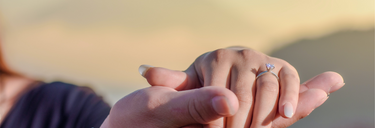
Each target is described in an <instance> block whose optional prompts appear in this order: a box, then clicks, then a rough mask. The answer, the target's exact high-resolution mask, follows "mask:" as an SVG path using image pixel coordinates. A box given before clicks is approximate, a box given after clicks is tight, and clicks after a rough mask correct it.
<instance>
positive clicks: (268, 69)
mask: <svg viewBox="0 0 375 128" xmlns="http://www.w3.org/2000/svg"><path fill="white" fill-rule="evenodd" d="M266 68H267V71H263V72H261V73H259V74H258V75H257V79H258V78H259V77H260V76H262V75H264V74H266V73H267V72H269V73H271V74H272V75H274V76H275V77H276V78H277V80H279V76H277V74H276V73H274V72H272V71H271V70H272V69H274V68H275V66H274V65H273V64H270V63H267V64H266Z"/></svg>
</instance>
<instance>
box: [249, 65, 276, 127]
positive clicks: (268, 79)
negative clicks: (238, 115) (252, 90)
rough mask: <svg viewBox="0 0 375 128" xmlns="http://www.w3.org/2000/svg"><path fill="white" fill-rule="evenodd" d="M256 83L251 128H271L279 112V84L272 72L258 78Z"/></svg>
mask: <svg viewBox="0 0 375 128" xmlns="http://www.w3.org/2000/svg"><path fill="white" fill-rule="evenodd" d="M263 71H264V70H263ZM256 82H257V86H256V87H257V88H256V96H255V105H254V114H253V120H252V122H251V128H269V127H271V125H272V120H273V119H274V117H275V114H276V110H277V102H278V99H279V98H278V96H279V82H278V80H277V78H275V76H274V75H272V74H271V73H270V72H267V73H266V74H264V75H262V76H260V77H258V79H257V80H256Z"/></svg>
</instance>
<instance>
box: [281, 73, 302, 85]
mask: <svg viewBox="0 0 375 128" xmlns="http://www.w3.org/2000/svg"><path fill="white" fill-rule="evenodd" d="M283 79H286V80H292V81H297V82H298V83H299V81H300V80H299V77H298V76H297V75H295V74H290V73H286V74H283Z"/></svg>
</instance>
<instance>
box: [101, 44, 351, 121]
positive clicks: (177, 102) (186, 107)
mask: <svg viewBox="0 0 375 128" xmlns="http://www.w3.org/2000/svg"><path fill="white" fill-rule="evenodd" d="M266 63H270V64H274V65H275V69H273V70H272V71H273V72H274V73H275V74H276V75H278V77H279V79H277V78H276V77H275V76H274V75H273V74H272V73H265V74H264V75H262V76H260V77H258V78H257V75H259V73H261V72H263V71H267V68H266V65H265V64H266ZM140 69H141V74H142V75H143V76H144V77H145V78H146V79H147V81H148V82H149V84H150V85H152V87H149V88H145V89H141V90H138V91H136V92H133V93H132V94H129V95H128V96H126V97H124V98H123V99H121V100H120V101H118V102H117V103H116V104H115V105H114V107H113V108H112V110H111V113H110V115H109V116H108V117H107V119H106V121H105V122H104V123H103V125H102V127H106V126H110V127H146V128H148V127H155V128H167V127H168V128H169V127H170V128H177V127H203V126H204V127H231V128H240V127H247V128H248V127H250V128H261V127H287V126H290V125H291V124H293V123H295V122H296V121H298V120H299V119H301V118H303V117H305V116H307V115H308V114H309V113H311V111H312V110H313V109H315V108H316V107H318V106H320V105H321V104H322V103H324V102H325V100H326V99H327V98H328V97H327V94H328V93H331V92H334V91H336V90H338V89H339V88H341V87H342V86H343V85H344V83H343V80H342V77H341V76H340V75H339V74H337V73H334V72H325V73H322V74H320V75H318V76H316V77H314V78H312V79H310V80H309V81H307V82H305V83H304V84H302V85H300V81H299V76H298V73H297V71H296V70H295V68H294V67H293V66H291V65H290V64H289V63H288V62H286V61H284V60H281V59H278V58H273V57H270V56H267V55H265V54H263V53H260V52H257V51H254V50H252V49H248V48H244V47H229V48H226V49H218V50H215V51H212V52H207V53H205V54H203V55H201V56H200V57H198V58H197V59H196V60H195V62H194V63H193V64H192V65H191V66H190V67H189V68H188V69H187V70H186V71H174V70H169V69H165V68H160V67H152V66H147V65H143V66H141V67H140Z"/></svg>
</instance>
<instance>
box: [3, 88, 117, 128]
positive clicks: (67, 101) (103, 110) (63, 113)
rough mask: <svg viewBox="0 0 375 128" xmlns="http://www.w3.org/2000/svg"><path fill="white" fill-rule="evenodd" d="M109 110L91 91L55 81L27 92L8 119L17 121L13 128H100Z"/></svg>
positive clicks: (99, 97)
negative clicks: (32, 126)
mask: <svg viewBox="0 0 375 128" xmlns="http://www.w3.org/2000/svg"><path fill="white" fill-rule="evenodd" d="M109 111H110V106H109V105H108V104H107V103H106V102H105V101H104V100H103V98H102V97H101V96H99V95H97V94H96V93H95V92H94V91H93V90H92V89H91V88H89V87H80V86H76V85H73V84H68V83H64V82H52V83H42V84H41V85H39V86H37V87H35V88H33V89H31V90H29V91H28V92H26V93H25V94H24V95H23V96H22V97H21V98H20V99H19V100H18V102H17V103H16V105H15V106H14V107H13V110H12V111H11V113H10V115H9V117H8V120H13V121H15V120H18V123H16V124H14V125H11V126H18V125H19V123H20V122H23V123H24V124H28V123H31V124H40V125H43V124H44V123H46V122H50V123H46V124H49V125H56V126H58V125H61V124H64V126H65V127H64V128H68V127H69V128H73V127H92V126H94V127H98V126H100V124H101V122H103V121H104V119H105V118H106V117H107V115H108V114H109ZM13 121H10V122H13ZM51 123H52V124H51ZM46 127H47V126H46Z"/></svg>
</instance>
